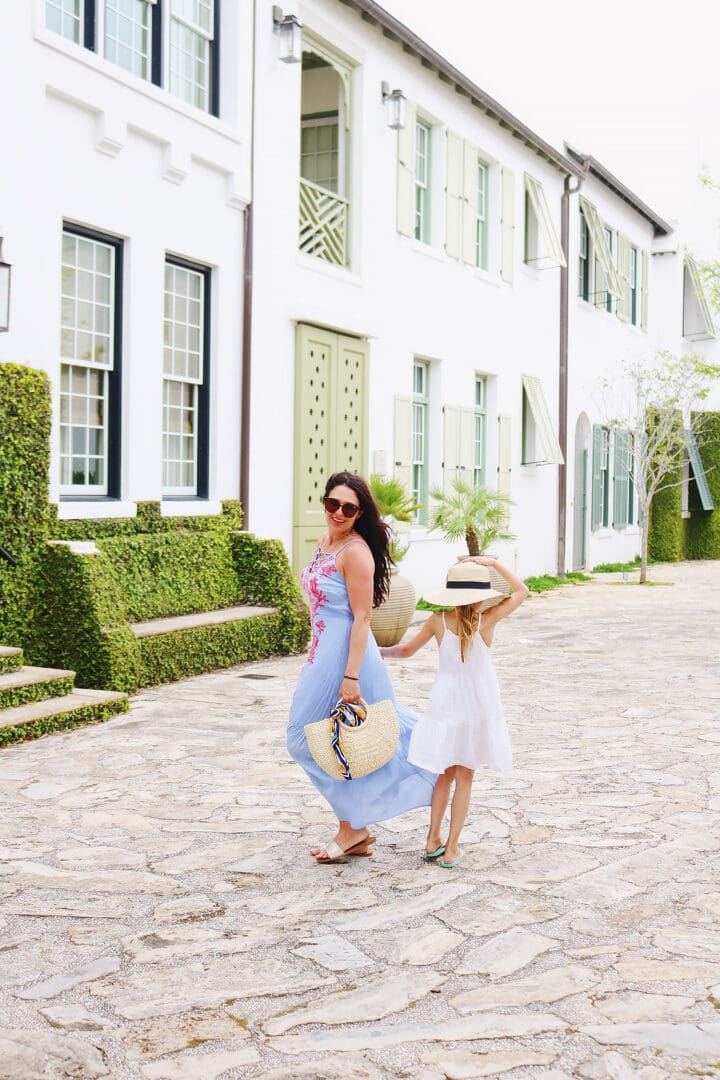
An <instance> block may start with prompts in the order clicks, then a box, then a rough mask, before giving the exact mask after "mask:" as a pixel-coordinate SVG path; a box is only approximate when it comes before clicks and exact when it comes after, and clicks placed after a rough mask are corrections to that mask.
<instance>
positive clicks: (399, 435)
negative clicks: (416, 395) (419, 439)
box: [393, 395, 412, 492]
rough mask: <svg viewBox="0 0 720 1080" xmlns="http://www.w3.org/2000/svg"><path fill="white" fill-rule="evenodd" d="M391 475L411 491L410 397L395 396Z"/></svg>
mask: <svg viewBox="0 0 720 1080" xmlns="http://www.w3.org/2000/svg"><path fill="white" fill-rule="evenodd" d="M393 476H394V477H395V479H396V480H399V481H400V482H401V483H402V484H403V485H404V487H405V490H406V491H408V492H410V491H412V398H409V397H401V396H399V395H398V396H396V397H395V409H394V432H393Z"/></svg>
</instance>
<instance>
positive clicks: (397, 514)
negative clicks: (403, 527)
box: [370, 473, 420, 563]
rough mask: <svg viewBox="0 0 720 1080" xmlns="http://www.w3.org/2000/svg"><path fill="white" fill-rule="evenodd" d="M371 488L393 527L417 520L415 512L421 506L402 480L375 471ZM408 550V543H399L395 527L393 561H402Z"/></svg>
mask: <svg viewBox="0 0 720 1080" xmlns="http://www.w3.org/2000/svg"><path fill="white" fill-rule="evenodd" d="M370 490H371V492H372V494H373V498H374V499H375V502H376V503H377V505H378V510H379V511H380V513H381V515H382V517H383V518H384V520H385V521H387V522H388V524H390V525H391V527H392V526H394V525H395V524H396V523H397V522H403V523H408V522H411V521H414V520H415V513H416V511H417V510H419V509H420V507H419V506H418V505H417V504H416V503H414V502H413V500H412V498H411V497H410V496H409V495H408V493H407V491H406V489H405V485H404V484H403V483H402V481H401V480H396V479H395V478H394V477H392V476H381V475H380V474H379V473H373V474H372V475H371V477H370ZM407 550H408V546H407V544H406V545H405V547H402V546H401V545H400V544H399V543H398V539H397V535H396V532H395V529H394V528H393V532H392V539H391V540H390V557H391V558H392V561H393V562H395V563H398V562H400V560H401V559H402V557H403V555H405V553H406V552H407Z"/></svg>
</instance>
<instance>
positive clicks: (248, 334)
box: [240, 3, 257, 530]
mask: <svg viewBox="0 0 720 1080" xmlns="http://www.w3.org/2000/svg"><path fill="white" fill-rule="evenodd" d="M256 19H257V4H256V3H253V22H252V88H251V101H250V202H249V203H248V205H247V207H246V208H245V214H244V217H243V327H242V375H241V384H240V385H241V390H240V393H241V400H240V505H241V506H242V512H243V529H246V530H247V529H249V527H250V518H249V513H250V511H249V508H250V404H251V390H252V329H253V319H252V302H253V202H252V200H253V198H254V196H255V50H256V42H255V26H256Z"/></svg>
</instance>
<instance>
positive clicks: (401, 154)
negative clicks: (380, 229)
mask: <svg viewBox="0 0 720 1080" xmlns="http://www.w3.org/2000/svg"><path fill="white" fill-rule="evenodd" d="M415 123H416V109H415V106H414V104H413V103H412V102H410V101H408V103H407V105H406V107H405V127H404V128H401V129H400V130H399V131H398V175H397V228H398V232H399V233H400V235H401V236H409V237H413V236H415Z"/></svg>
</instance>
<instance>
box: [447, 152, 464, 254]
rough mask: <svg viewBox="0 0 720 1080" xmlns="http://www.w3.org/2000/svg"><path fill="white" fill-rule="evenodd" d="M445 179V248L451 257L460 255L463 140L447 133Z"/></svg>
mask: <svg viewBox="0 0 720 1080" xmlns="http://www.w3.org/2000/svg"><path fill="white" fill-rule="evenodd" d="M446 146H447V180H446V185H445V250H446V252H447V253H448V255H449V256H450V257H451V258H452V259H459V258H460V257H461V255H462V227H463V224H462V223H463V140H462V139H461V138H460V136H459V135H456V134H455V133H454V132H453V131H448V133H447V143H446Z"/></svg>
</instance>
